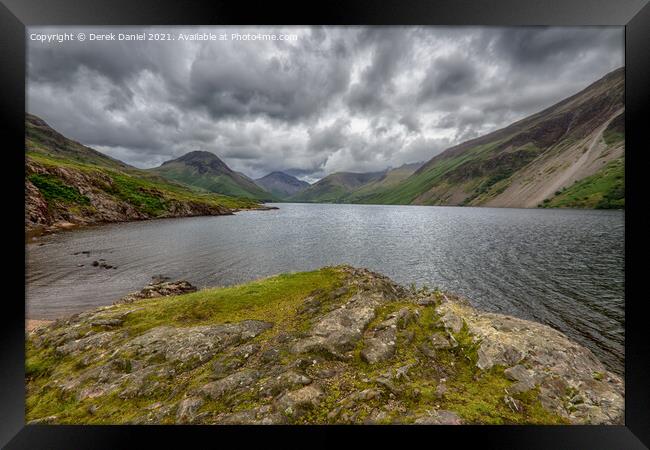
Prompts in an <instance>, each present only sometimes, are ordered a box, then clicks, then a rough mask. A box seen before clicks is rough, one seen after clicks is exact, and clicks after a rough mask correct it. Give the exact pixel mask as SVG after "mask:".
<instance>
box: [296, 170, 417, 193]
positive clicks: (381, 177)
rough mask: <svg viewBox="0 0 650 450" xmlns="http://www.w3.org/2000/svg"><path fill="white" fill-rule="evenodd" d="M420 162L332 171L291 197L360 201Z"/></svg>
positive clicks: (391, 182) (396, 179)
mask: <svg viewBox="0 0 650 450" xmlns="http://www.w3.org/2000/svg"><path fill="white" fill-rule="evenodd" d="M421 165H422V163H412V164H404V165H402V166H400V167H397V168H395V169H386V170H383V171H380V172H365V173H357V172H335V173H332V174H330V175H328V176H326V177H324V178H322V179H320V180H319V181H318V182H316V183H314V184H312V185H311V186H310V187H309V188H308V189H305V190H304V191H302V192H300V193H298V194H296V195H294V196H293V197H290V198H289V200H290V201H295V202H326V203H363V202H362V201H361V200H362V199H363V198H365V197H368V196H372V195H374V194H375V193H376V192H378V191H381V190H383V189H387V188H388V187H390V186H394V185H396V184H397V183H399V182H400V181H401V180H403V179H405V178H407V177H408V176H409V175H411V174H412V173H413V172H414V171H415V170H416V169H418V168H419V167H420V166H421Z"/></svg>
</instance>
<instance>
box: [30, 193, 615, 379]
mask: <svg viewBox="0 0 650 450" xmlns="http://www.w3.org/2000/svg"><path fill="white" fill-rule="evenodd" d="M276 206H279V208H280V209H278V210H272V211H248V212H240V213H238V214H236V215H234V216H220V217H196V218H184V219H163V220H154V221H145V222H133V223H125V224H115V225H106V226H100V227H92V228H86V229H81V230H75V231H70V232H63V233H59V234H57V235H53V236H46V237H44V238H42V239H41V240H40V244H30V245H28V248H27V257H28V265H27V314H28V317H30V318H44V319H48V318H55V317H60V316H64V315H67V314H71V313H74V312H79V311H82V310H85V309H88V308H92V307H95V306H98V305H106V304H110V303H112V302H113V301H114V300H116V299H118V298H120V297H121V296H123V295H125V294H126V293H128V292H132V291H135V290H138V289H140V288H141V287H142V286H143V285H144V284H146V283H148V282H149V281H150V279H151V277H152V276H154V275H166V276H168V277H171V278H172V279H187V280H188V281H190V282H191V283H193V284H195V285H197V286H199V287H205V286H217V285H230V284H234V283H241V282H246V281H249V280H252V279H256V278H259V277H263V276H267V275H272V274H276V273H280V272H286V271H303V270H310V269H316V268H319V267H322V266H324V265H333V264H342V263H347V264H352V265H355V266H362V267H368V268H370V269H373V270H377V271H379V272H382V273H384V274H386V275H388V276H390V277H391V278H393V279H394V280H395V281H397V282H399V283H402V284H405V285H410V284H411V283H415V284H417V285H419V286H421V285H423V284H426V285H428V286H430V287H434V286H438V287H440V288H442V289H445V290H448V291H452V292H456V293H459V294H461V295H464V296H466V297H467V298H469V299H470V301H471V302H472V303H473V304H474V305H475V306H477V307H479V308H481V309H483V310H488V311H493V312H501V313H506V314H512V315H515V316H518V317H522V318H525V319H533V320H536V321H539V322H542V323H546V324H548V325H551V326H552V327H554V328H556V329H559V330H560V331H563V332H565V333H566V334H568V335H569V336H570V337H572V338H573V339H575V340H576V341H578V342H580V343H582V344H583V345H586V346H588V347H589V348H590V349H591V350H592V351H593V352H594V353H595V354H596V355H597V356H598V357H599V358H600V359H601V360H602V361H603V362H604V363H605V364H607V365H608V367H610V368H611V369H613V370H615V371H617V372H619V373H622V371H623V335H624V295H623V291H624V285H623V281H624V265H623V264H624V214H623V212H621V211H582V210H542V209H501V208H470V207H463V208H460V207H424V206H381V205H332V204H278V205H276ZM84 251H86V252H90V254H84V253H80V252H84ZM75 253H76V254H75ZM99 259H104V260H106V263H107V264H110V265H114V266H117V269H101V268H97V267H93V266H92V265H91V263H92V262H93V261H95V260H99ZM81 265H83V266H81Z"/></svg>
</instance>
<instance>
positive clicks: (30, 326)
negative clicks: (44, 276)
mask: <svg viewBox="0 0 650 450" xmlns="http://www.w3.org/2000/svg"><path fill="white" fill-rule="evenodd" d="M271 209H272V208H271ZM276 209H277V208H276ZM292 273H301V272H300V271H299V272H279V273H276V274H273V275H268V276H262V277H259V278H255V279H252V280H249V281H245V282H242V283H237V284H233V285H226V286H224V285H215V286H205V287H202V288H200V289H196V288H195V287H194V286H193V285H191V284H190V283H188V282H186V281H185V280H175V281H172V280H166V281H161V282H151V283H148V284H146V285H145V286H143V287H142V288H141V289H140V290H138V291H133V292H129V293H127V294H125V295H124V296H123V297H120V298H116V299H115V300H113V302H112V303H109V304H106V305H96V306H91V307H88V308H87V309H84V310H82V311H78V312H75V313H68V314H63V315H61V316H58V317H55V318H33V317H27V315H26V316H25V331H26V332H28V333H31V332H33V331H34V330H36V329H37V328H41V327H47V326H49V325H51V324H53V323H55V322H65V321H69V320H71V319H73V318H74V317H76V316H78V315H85V314H89V313H91V312H93V311H98V310H102V309H105V308H111V307H113V306H114V305H116V304H118V303H120V302H121V301H122V300H123V299H124V298H129V297H132V296H137V295H139V294H140V293H142V292H144V291H147V290H148V289H149V288H150V287H151V286H154V287H155V286H157V285H160V284H162V285H165V284H167V283H168V282H171V283H187V284H188V285H190V286H192V288H193V289H195V290H196V291H197V292H205V291H211V290H214V289H228V288H233V287H236V286H244V285H248V284H251V283H256V282H261V281H264V280H266V279H269V278H273V277H277V276H281V275H290V274H292ZM440 292H441V295H442V296H443V297H444V298H447V297H446V296H449V297H452V298H455V299H457V300H458V299H460V300H461V303H462V304H464V305H466V306H468V307H470V308H471V309H473V310H475V311H477V312H478V313H479V314H483V315H491V314H497V313H494V312H490V311H487V310H484V309H481V308H480V307H477V306H475V305H474V304H473V303H472V302H471V301H470V300H469V299H467V298H465V297H462V296H460V295H458V294H455V293H453V292H449V291H440ZM173 295H183V293H181V292H179V293H174V292H172V293H167V294H164V295H161V297H166V296H173ZM499 315H503V316H504V317H507V318H511V319H514V320H519V321H525V322H531V323H533V324H537V325H540V326H545V327H549V328H551V329H552V330H554V331H556V332H557V333H560V334H563V335H565V336H566V334H565V333H564V332H563V331H562V330H559V329H557V328H555V327H553V326H551V325H549V324H546V323H543V322H540V321H536V320H531V319H524V318H521V317H518V316H516V315H513V314H511V313H506V314H504V313H501V314H499ZM579 345H583V344H579ZM585 348H586V347H585ZM597 359H598V361H599V362H600V363H601V364H603V365H605V366H606V367H607V368H608V369H609V370H611V371H612V372H613V373H615V374H616V375H619V376H623V375H624V373H625V367H622V368H621V370H618V369H617V368H614V367H610V366H607V365H606V364H605V362H604V361H602V360H601V359H600V358H597Z"/></svg>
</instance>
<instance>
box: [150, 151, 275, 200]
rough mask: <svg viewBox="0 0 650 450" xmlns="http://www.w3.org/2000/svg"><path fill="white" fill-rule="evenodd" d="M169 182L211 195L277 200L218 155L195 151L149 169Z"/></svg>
mask: <svg viewBox="0 0 650 450" xmlns="http://www.w3.org/2000/svg"><path fill="white" fill-rule="evenodd" d="M148 170H149V172H151V173H155V174H158V175H160V176H162V177H164V178H167V179H169V180H174V181H178V182H180V183H183V184H186V185H188V186H192V187H195V188H200V189H202V190H205V191H208V192H214V193H218V194H224V195H230V196H233V197H244V198H250V199H254V200H274V197H273V195H272V194H270V193H269V192H266V191H265V190H264V189H262V188H261V187H259V186H258V185H257V184H255V182H254V181H253V180H251V179H250V178H248V177H247V176H245V175H243V174H241V173H239V172H235V171H234V170H232V169H231V168H230V167H228V166H227V165H226V163H224V162H223V161H222V160H221V159H219V158H218V157H217V155H215V154H214V153H210V152H205V151H194V152H189V153H186V154H185V155H183V156H181V157H180V158H176V159H172V160H170V161H165V162H164V163H162V165H160V166H159V167H156V168H154V169H148Z"/></svg>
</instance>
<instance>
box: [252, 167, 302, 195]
mask: <svg viewBox="0 0 650 450" xmlns="http://www.w3.org/2000/svg"><path fill="white" fill-rule="evenodd" d="M255 183H257V185H258V186H261V187H262V188H263V189H266V190H267V191H269V192H271V193H272V194H274V195H275V196H277V197H278V198H285V197H287V196H290V195H293V194H296V193H298V192H300V191H302V190H304V189H306V188H308V187H309V183H307V182H306V181H302V180H299V179H298V178H296V177H294V176H291V175H289V174H287V173H284V172H280V171H277V170H276V171H274V172H271V173H269V174H268V175H265V176H263V177H262V178H258V179H257V180H255Z"/></svg>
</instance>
